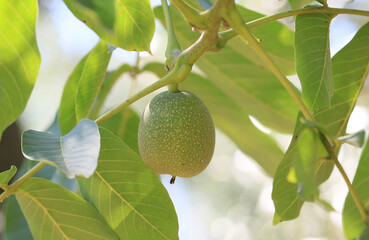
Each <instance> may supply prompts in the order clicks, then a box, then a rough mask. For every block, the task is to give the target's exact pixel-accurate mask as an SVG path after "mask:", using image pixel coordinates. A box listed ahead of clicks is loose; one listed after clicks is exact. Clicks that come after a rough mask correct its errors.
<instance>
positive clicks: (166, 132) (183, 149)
mask: <svg viewBox="0 0 369 240" xmlns="http://www.w3.org/2000/svg"><path fill="white" fill-rule="evenodd" d="M214 145H215V129H214V123H213V119H212V117H211V115H210V112H209V110H208V109H207V108H206V106H205V104H204V103H203V102H202V101H201V100H200V99H199V98H198V97H197V96H196V95H194V94H193V93H190V92H186V91H179V92H162V93H160V94H158V95H157V96H155V97H154V98H153V99H152V100H151V101H150V103H149V104H148V105H147V106H146V109H145V111H144V113H143V114H142V117H141V120H140V125H139V129H138V147H139V150H140V155H141V157H142V160H143V161H144V162H145V164H146V165H147V166H148V167H149V168H150V169H151V170H152V171H154V172H156V173H159V174H170V175H172V176H173V178H172V181H174V179H175V178H174V177H176V176H179V177H193V176H195V175H197V174H199V173H201V172H202V171H203V170H204V169H205V168H206V167H207V166H208V164H209V162H210V160H211V158H212V156H213V152H214Z"/></svg>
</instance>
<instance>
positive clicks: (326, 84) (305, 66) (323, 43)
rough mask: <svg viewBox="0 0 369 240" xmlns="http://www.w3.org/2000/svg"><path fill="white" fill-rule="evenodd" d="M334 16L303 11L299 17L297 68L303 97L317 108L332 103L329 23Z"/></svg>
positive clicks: (297, 21)
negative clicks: (304, 12)
mask: <svg viewBox="0 0 369 240" xmlns="http://www.w3.org/2000/svg"><path fill="white" fill-rule="evenodd" d="M332 18H333V15H329V14H318V13H316V14H303V15H299V16H297V17H296V34H295V44H296V45H295V46H296V49H295V50H296V70H297V75H298V76H299V78H300V82H301V86H302V99H303V101H304V102H305V104H306V105H307V106H308V107H309V109H311V110H313V111H316V110H317V109H320V108H322V107H325V106H330V104H331V98H332V95H333V82H332V64H331V53H330V46H329V26H330V22H331V20H332Z"/></svg>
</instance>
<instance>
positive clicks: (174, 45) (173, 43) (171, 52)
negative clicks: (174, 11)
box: [161, 0, 181, 70]
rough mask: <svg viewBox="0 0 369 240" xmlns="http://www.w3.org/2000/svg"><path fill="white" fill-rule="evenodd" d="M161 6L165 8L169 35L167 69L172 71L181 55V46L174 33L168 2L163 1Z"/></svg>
mask: <svg viewBox="0 0 369 240" xmlns="http://www.w3.org/2000/svg"><path fill="white" fill-rule="evenodd" d="M161 5H162V6H163V12H164V18H165V25H166V29H167V33H168V44H167V49H166V51H165V57H166V58H167V61H166V65H167V69H168V70H170V69H171V68H172V67H173V65H174V63H175V60H176V58H177V57H178V55H179V54H180V53H181V46H180V45H179V43H178V41H177V37H176V34H175V33H174V28H173V24H172V18H171V17H170V13H169V8H168V2H167V0H161Z"/></svg>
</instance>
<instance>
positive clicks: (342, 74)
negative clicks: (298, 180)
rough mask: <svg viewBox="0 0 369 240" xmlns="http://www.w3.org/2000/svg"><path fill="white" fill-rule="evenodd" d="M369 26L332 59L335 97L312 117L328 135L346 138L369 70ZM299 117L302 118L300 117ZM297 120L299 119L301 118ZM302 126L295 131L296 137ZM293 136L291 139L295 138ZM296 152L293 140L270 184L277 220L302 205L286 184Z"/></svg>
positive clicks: (327, 166)
mask: <svg viewBox="0 0 369 240" xmlns="http://www.w3.org/2000/svg"><path fill="white" fill-rule="evenodd" d="M368 40H369V23H368V24H366V25H364V26H363V27H362V28H361V29H360V30H359V31H358V33H357V34H356V35H355V37H354V38H353V39H352V40H351V41H350V42H349V43H348V44H347V45H346V46H345V47H344V48H343V49H341V50H340V51H339V52H338V53H337V54H336V55H335V56H334V57H333V59H332V67H333V82H334V95H333V97H332V101H331V107H325V108H322V109H320V110H318V111H317V112H316V113H315V114H314V116H315V118H316V119H317V121H318V123H319V124H320V125H321V126H323V127H325V128H326V130H327V134H328V135H330V136H335V137H339V136H342V135H344V134H345V130H346V126H347V122H348V119H349V117H350V115H351V112H352V110H353V108H354V106H355V104H356V100H357V97H358V96H359V93H360V91H361V89H362V86H363V84H364V82H365V79H366V77H367V75H368V69H369V45H368ZM300 117H301V116H300ZM300 117H298V118H300ZM300 126H301V124H300V122H299V121H298V122H297V126H296V127H295V132H296V133H297V132H298V130H299V128H300ZM296 133H295V134H294V136H296ZM295 149H296V141H295V137H294V138H293V139H292V141H291V143H290V146H289V148H288V150H287V152H286V154H285V156H284V158H283V160H282V162H281V163H280V165H279V166H278V169H277V172H276V175H275V177H274V182H273V193H272V198H273V201H274V205H275V209H276V213H277V214H278V215H279V216H280V220H281V221H284V220H290V219H294V218H296V217H297V216H298V215H299V213H300V209H301V207H302V205H303V201H302V200H300V199H299V197H298V196H297V185H296V184H292V183H290V182H288V181H287V175H288V173H289V169H290V168H291V166H292V165H293V164H294V163H293V162H294V158H293V152H294V151H295ZM332 168H333V164H332V163H331V162H330V161H329V162H328V161H325V162H322V163H321V164H320V165H319V167H318V170H317V171H318V173H317V174H316V175H317V183H318V184H319V183H321V182H323V181H325V180H326V179H327V178H328V177H329V175H330V173H331V171H332Z"/></svg>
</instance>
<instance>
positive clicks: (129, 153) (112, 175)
mask: <svg viewBox="0 0 369 240" xmlns="http://www.w3.org/2000/svg"><path fill="white" fill-rule="evenodd" d="M100 133H101V151H100V156H99V165H98V167H97V169H96V170H95V173H94V175H93V176H92V177H91V178H88V179H85V178H78V183H79V184H80V189H81V193H82V195H83V197H84V198H85V199H86V200H87V201H88V202H90V203H91V204H92V205H93V206H95V207H96V208H97V210H98V211H99V212H100V213H101V215H102V216H103V217H104V218H105V220H106V221H107V222H108V224H109V225H110V227H111V228H112V229H113V230H114V231H115V232H116V233H117V235H118V236H119V238H120V239H132V240H135V239H139V240H142V239H178V220H177V216H176V212H175V210H174V206H173V204H172V202H171V200H170V198H169V195H168V193H167V191H166V189H165V188H164V187H163V185H162V184H161V182H160V180H159V178H158V176H157V175H156V174H155V173H153V172H152V171H151V170H149V169H148V168H147V167H146V166H145V164H144V163H143V161H142V160H141V159H140V157H139V155H138V154H137V153H135V152H134V151H133V150H131V149H130V148H129V147H128V146H127V145H126V144H125V143H124V142H122V140H121V139H119V138H118V137H117V136H115V135H114V134H113V133H111V132H110V131H108V130H106V129H104V128H100Z"/></svg>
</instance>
